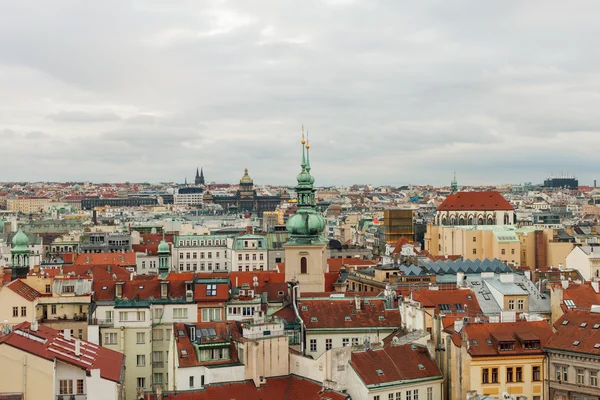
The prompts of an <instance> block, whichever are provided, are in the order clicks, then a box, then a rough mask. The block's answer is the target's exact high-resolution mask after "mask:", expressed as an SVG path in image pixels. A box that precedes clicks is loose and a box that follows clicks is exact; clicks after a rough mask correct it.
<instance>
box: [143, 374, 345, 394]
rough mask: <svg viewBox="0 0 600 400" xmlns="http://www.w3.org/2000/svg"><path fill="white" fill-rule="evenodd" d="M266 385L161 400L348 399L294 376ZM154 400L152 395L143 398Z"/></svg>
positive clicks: (226, 386) (222, 387) (230, 386)
mask: <svg viewBox="0 0 600 400" xmlns="http://www.w3.org/2000/svg"><path fill="white" fill-rule="evenodd" d="M266 381H267V383H266V384H263V385H260V388H258V389H257V388H256V387H255V386H254V383H253V382H252V381H243V382H232V383H223V384H214V385H208V386H206V387H205V388H204V389H203V390H197V391H193V392H177V393H164V392H163V399H165V400H232V399H237V400H242V399H243V400H323V399H330V400H345V399H348V398H349V396H348V395H346V394H344V393H339V392H335V391H333V390H327V389H325V390H323V386H322V385H321V384H320V383H318V382H315V381H312V380H310V379H306V378H302V377H299V376H296V375H290V376H283V377H277V378H267V380H266ZM144 398H145V400H154V394H147V395H145V397H144Z"/></svg>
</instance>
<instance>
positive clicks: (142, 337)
mask: <svg viewBox="0 0 600 400" xmlns="http://www.w3.org/2000/svg"><path fill="white" fill-rule="evenodd" d="M136 342H137V344H143V343H145V342H146V333H145V332H137V333H136Z"/></svg>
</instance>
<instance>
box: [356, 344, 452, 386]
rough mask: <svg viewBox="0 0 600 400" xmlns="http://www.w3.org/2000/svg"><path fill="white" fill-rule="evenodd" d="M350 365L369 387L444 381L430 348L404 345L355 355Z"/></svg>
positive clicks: (359, 352)
mask: <svg viewBox="0 0 600 400" xmlns="http://www.w3.org/2000/svg"><path fill="white" fill-rule="evenodd" d="M350 365H351V366H352V368H353V369H354V370H355V371H356V373H357V374H358V376H359V377H360V379H361V380H362V381H363V383H364V384H365V385H367V386H377V385H382V384H390V383H392V382H398V383H400V381H403V382H402V383H403V384H406V383H408V382H406V381H409V382H410V381H412V380H423V379H427V378H430V379H436V378H437V379H442V373H441V372H440V370H439V368H438V367H437V365H436V363H435V361H434V360H433V359H432V358H431V356H430V355H429V352H428V351H427V347H425V346H420V345H415V344H404V345H401V346H386V347H383V348H379V349H373V350H364V351H357V352H353V353H352V354H351V359H350Z"/></svg>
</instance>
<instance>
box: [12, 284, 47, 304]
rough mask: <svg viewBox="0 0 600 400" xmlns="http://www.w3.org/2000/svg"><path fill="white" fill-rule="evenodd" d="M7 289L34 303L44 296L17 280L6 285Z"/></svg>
mask: <svg viewBox="0 0 600 400" xmlns="http://www.w3.org/2000/svg"><path fill="white" fill-rule="evenodd" d="M5 288H6V289H10V290H12V291H13V292H15V293H16V294H18V295H19V296H21V297H22V298H24V299H25V300H27V301H34V300H35V299H37V298H38V297H40V296H41V295H42V294H41V293H40V292H38V291H37V290H35V289H34V288H32V287H31V286H29V285H28V284H26V283H25V282H23V281H22V280H20V279H15V280H14V281H12V282H11V283H9V284H8V285H6V286H5Z"/></svg>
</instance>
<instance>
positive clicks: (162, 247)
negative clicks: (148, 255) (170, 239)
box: [158, 239, 169, 253]
mask: <svg viewBox="0 0 600 400" xmlns="http://www.w3.org/2000/svg"><path fill="white" fill-rule="evenodd" d="M158 252H159V253H168V252H169V244H168V243H167V242H165V239H163V240H161V241H160V243H159V244H158Z"/></svg>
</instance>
